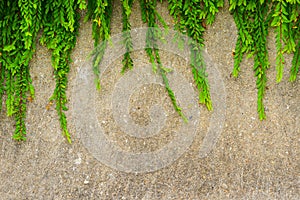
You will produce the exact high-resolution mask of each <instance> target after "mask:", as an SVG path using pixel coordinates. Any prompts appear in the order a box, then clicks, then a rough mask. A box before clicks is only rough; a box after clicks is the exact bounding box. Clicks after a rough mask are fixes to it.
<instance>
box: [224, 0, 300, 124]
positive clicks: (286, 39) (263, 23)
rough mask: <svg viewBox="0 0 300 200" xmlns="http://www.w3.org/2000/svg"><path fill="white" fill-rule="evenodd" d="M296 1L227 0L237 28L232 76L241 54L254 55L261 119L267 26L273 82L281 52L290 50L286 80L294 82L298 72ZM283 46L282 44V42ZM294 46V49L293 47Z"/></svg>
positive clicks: (280, 68) (281, 66) (279, 67)
mask: <svg viewBox="0 0 300 200" xmlns="http://www.w3.org/2000/svg"><path fill="white" fill-rule="evenodd" d="M299 3H300V1H299V0H278V1H271V0H251V1H248V2H246V1H245V0H239V1H235V0H230V8H229V10H230V12H231V13H232V15H233V18H234V20H235V23H236V26H237V28H238V38H237V42H236V47H235V55H234V68H233V73H232V74H233V76H234V77H237V76H238V73H239V71H240V64H241V62H242V59H243V55H244V54H245V53H249V57H250V56H253V55H254V67H253V70H254V73H255V76H256V78H257V80H256V87H257V111H258V114H259V118H260V119H261V120H263V119H265V118H266V115H265V109H264V104H263V99H264V95H265V89H266V87H267V76H266V73H267V69H268V68H269V66H270V64H269V62H268V50H267V35H268V28H269V27H270V26H274V27H276V49H277V56H276V70H277V77H276V81H277V82H280V81H281V79H282V76H283V69H284V63H285V62H284V56H283V54H284V53H285V52H287V53H293V52H294V58H293V61H292V67H291V74H290V80H291V81H295V80H296V76H297V73H298V71H299V33H300V31H299V30H300V29H299V20H298V19H299V13H300V8H299V6H300V5H299ZM282 43H284V44H285V46H284V47H283V44H282ZM297 47H298V48H297Z"/></svg>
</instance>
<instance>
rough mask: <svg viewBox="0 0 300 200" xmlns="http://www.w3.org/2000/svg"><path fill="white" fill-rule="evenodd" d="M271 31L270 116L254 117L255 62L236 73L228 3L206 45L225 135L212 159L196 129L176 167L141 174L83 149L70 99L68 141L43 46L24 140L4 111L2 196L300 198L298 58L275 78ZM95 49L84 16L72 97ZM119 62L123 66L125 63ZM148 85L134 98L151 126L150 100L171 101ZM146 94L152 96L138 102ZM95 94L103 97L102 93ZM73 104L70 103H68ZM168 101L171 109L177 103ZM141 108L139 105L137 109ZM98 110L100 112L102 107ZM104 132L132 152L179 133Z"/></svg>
mask: <svg viewBox="0 0 300 200" xmlns="http://www.w3.org/2000/svg"><path fill="white" fill-rule="evenodd" d="M115 7H116V9H115V11H114V13H113V14H114V17H113V22H112V34H116V33H120V31H121V25H120V23H121V12H120V10H121V9H120V4H119V3H117V4H116V5H115ZM159 7H160V8H159V11H160V12H161V14H162V15H163V16H164V17H165V18H166V20H167V23H168V24H169V25H171V24H172V18H171V17H170V16H168V12H167V5H166V3H163V4H162V5H159ZM227 8H228V6H227ZM131 21H132V28H138V27H142V26H143V27H145V24H143V23H142V21H141V19H140V11H139V6H138V5H137V2H135V4H134V12H133V14H132V18H131ZM270 32H271V34H270V37H269V40H268V41H269V48H268V49H269V59H270V63H271V66H272V67H271V68H270V69H269V70H268V78H269V81H268V90H267V92H266V97H265V106H266V114H267V119H266V120H264V121H262V122H261V121H259V119H258V116H257V113H256V86H255V78H254V74H253V71H252V66H253V59H245V60H244V62H243V63H242V67H241V73H240V76H239V78H237V79H234V78H232V77H231V76H230V74H231V70H232V66H233V58H232V49H234V46H235V41H236V37H237V36H236V27H235V24H234V21H233V19H232V17H231V15H230V14H229V12H228V9H222V10H221V12H220V13H218V15H217V17H216V21H215V23H214V24H213V25H212V26H208V27H207V32H206V34H205V41H206V42H205V44H206V50H207V52H208V54H209V55H210V56H211V58H212V60H213V62H214V63H215V64H216V66H218V69H219V71H220V72H221V74H222V76H223V80H224V83H225V87H226V92H227V99H226V102H227V111H226V121H225V125H224V129H223V132H222V135H221V136H220V137H219V140H218V142H217V145H216V147H215V148H214V150H213V151H212V152H211V154H210V155H209V156H207V157H205V158H200V157H199V156H198V155H199V148H200V145H201V142H202V140H203V135H201V134H200V133H199V134H197V135H196V137H195V139H194V142H193V143H192V145H191V147H190V148H189V150H188V151H187V152H186V153H185V154H183V155H182V156H181V157H180V158H179V159H178V160H176V161H175V162H174V163H173V164H172V165H170V166H168V167H166V168H163V169H161V170H158V171H155V172H150V173H141V174H135V173H124V172H120V171H117V170H114V169H112V168H109V167H107V166H105V165H103V164H101V162H99V161H98V160H96V159H95V158H94V157H93V156H92V155H91V154H90V153H89V152H88V151H87V150H86V149H85V147H84V146H83V144H82V142H81V140H80V137H79V135H80V133H78V132H76V130H75V125H74V116H73V115H72V105H69V107H70V111H68V112H67V115H68V121H69V124H68V125H69V129H70V132H71V134H72V138H73V144H72V145H69V144H67V142H66V140H65V139H64V138H63V137H62V136H61V130H60V126H59V122H58V117H57V114H56V111H55V109H54V106H52V107H51V108H50V109H49V110H48V109H46V106H47V103H48V98H49V97H50V96H51V94H52V92H53V89H54V85H55V81H54V78H53V73H52V68H51V53H50V52H49V51H48V50H47V49H46V48H45V47H41V46H39V45H38V46H37V53H36V54H35V56H34V58H33V60H32V62H31V64H30V66H31V74H32V78H33V84H34V86H35V89H36V99H35V100H34V101H33V102H32V103H28V112H27V113H28V114H27V128H28V136H27V137H28V141H27V142H23V143H17V142H15V141H12V140H11V135H12V133H13V131H14V122H13V120H12V119H11V118H7V117H6V114H5V111H6V110H5V109H3V111H2V112H1V113H0V121H1V123H0V139H1V140H0V149H1V150H0V164H1V167H0V180H1V182H0V199H145V200H146V199H300V193H299V163H300V161H299V155H300V152H299V142H300V141H299V133H300V126H299V124H300V118H299V113H300V93H299V79H298V80H297V81H296V82H295V83H290V82H289V81H288V71H289V66H290V62H291V56H287V57H286V58H287V62H286V65H285V66H286V68H285V74H284V78H283V81H282V82H281V83H279V84H276V82H275V76H276V72H275V67H274V66H275V55H276V51H275V43H274V33H273V31H272V30H271V31H270ZM92 49H93V41H92V39H91V22H88V23H83V22H82V23H81V28H80V35H79V37H78V41H77V46H76V49H75V50H74V53H73V55H72V57H73V61H74V62H73V64H72V69H71V72H70V74H69V89H68V95H69V97H71V96H72V91H73V89H74V88H73V87H74V85H75V79H76V76H78V71H77V70H78V68H79V67H80V65H82V63H83V62H84V61H85V60H86V56H87V54H88V52H90V51H91V50H92ZM161 55H162V59H163V61H165V62H168V61H170V60H172V59H176V58H172V55H169V54H168V53H164V52H162V53H161ZM133 59H134V61H135V65H136V66H138V65H139V64H140V63H147V60H148V59H147V57H146V55H145V53H144V52H143V51H141V52H135V53H134V54H133ZM116 62H119V64H118V66H121V65H120V61H116ZM174 62H175V61H174ZM176 62H177V61H176ZM178 62H180V61H178ZM129 73H130V72H129ZM182 73H183V74H184V76H187V79H191V77H192V76H191V73H190V71H189V69H188V68H184V69H182ZM103 77H104V78H103V84H104V86H105V85H107V86H109V84H110V83H105V81H108V78H106V79H105V77H109V78H112V79H113V78H119V77H120V75H119V74H118V73H116V70H115V71H113V70H112V71H111V72H108V74H104V75H103ZM108 91H110V90H109V87H107V88H106V87H103V90H102V92H103V93H104V94H105V92H108ZM145 91H147V93H145ZM145 91H143V90H142V91H140V93H138V92H137V93H134V94H133V96H132V99H131V106H132V107H131V109H130V112H131V115H132V118H133V119H134V120H136V122H137V123H138V124H147V123H148V121H149V114H147V113H148V111H149V108H148V107H147V105H149V104H151V103H153V101H164V102H165V101H169V100H168V98H166V93H165V91H164V90H163V89H162V88H161V87H159V86H150V87H149V90H145ZM143 92H144V93H143ZM141 98H144V99H146V100H145V101H140V100H139V99H141ZM152 98H153V99H152ZM164 98H165V99H164ZM97 99H98V100H99V101H100V102H105V100H103V99H101V95H99V97H98V98H97ZM147 99H148V100H147ZM149 99H150V100H149ZM69 102H72V100H71V99H69ZM70 104H71V103H70ZM2 106H3V107H4V103H3V105H2ZM164 106H165V107H166V109H167V108H169V110H170V112H172V107H170V102H167V103H165V105H164ZM137 107H139V108H142V111H140V110H139V109H138V110H135V109H136V108H137ZM200 109H201V116H200V119H201V120H200V130H202V131H203V130H204V131H205V130H206V129H207V122H208V118H209V117H210V116H211V113H210V112H208V111H207V110H206V109H205V108H204V107H203V106H200ZM97 110H99V111H100V110H101V104H100V105H99V107H97ZM102 112H103V113H99V116H98V119H99V120H101V119H103V118H105V117H106V118H107V120H108V121H109V120H111V119H110V117H111V115H112V114H111V113H110V110H104V111H102ZM106 113H107V114H106ZM169 117H171V119H168V120H169V122H172V121H173V120H174V122H175V126H176V122H177V121H178V120H179V119H178V116H177V115H176V114H174V113H173V114H172V113H171V114H170V115H169ZM172 117H173V118H172ZM167 128H169V129H172V128H174V127H172V126H169V127H167ZM105 129H106V131H107V134H108V136H109V137H111V139H112V140H115V141H116V143H117V144H119V145H120V146H121V147H123V148H124V149H126V150H127V151H130V150H132V151H141V150H143V151H146V150H147V151H148V150H149V151H151V150H153V149H154V150H155V149H157V148H159V147H160V146H161V145H164V144H166V143H167V142H168V141H169V140H171V139H172V137H171V136H170V135H169V134H167V133H165V134H163V135H162V137H161V138H160V137H159V136H155V137H156V138H154V140H151V141H149V142H148V143H147V148H146V149H143V146H142V145H141V144H140V143H139V141H136V140H134V139H130V137H127V136H126V135H125V134H119V133H118V131H113V130H115V129H114V127H113V125H111V126H110V125H107V126H105ZM110 130H111V131H110ZM125 140H127V141H128V140H129V143H125V142H124V141H125ZM130 146H131V147H130Z"/></svg>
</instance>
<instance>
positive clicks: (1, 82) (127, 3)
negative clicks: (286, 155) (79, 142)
mask: <svg viewBox="0 0 300 200" xmlns="http://www.w3.org/2000/svg"><path fill="white" fill-rule="evenodd" d="M161 1H162V0H161ZM87 2H88V3H86V1H85V0H69V1H62V0H48V1H46V0H26V1H25V0H4V1H0V30H1V32H0V99H1V101H2V100H3V96H4V95H5V97H6V102H5V103H6V110H7V115H8V116H13V117H14V119H15V122H16V128H15V132H14V134H13V138H14V139H15V140H18V141H20V140H26V127H25V119H26V105H27V102H30V101H32V100H33V99H34V88H33V86H32V80H31V77H30V67H29V62H30V60H31V58H32V56H33V54H34V53H35V50H36V40H37V35H38V33H39V31H40V30H43V34H42V37H41V39H40V42H41V44H44V45H46V46H47V47H48V49H49V50H51V51H52V65H53V69H54V75H55V80H56V86H55V90H54V92H53V95H52V97H51V98H50V102H55V103H56V110H57V113H58V115H59V119H60V124H61V128H62V131H63V135H64V136H65V137H66V138H67V140H68V142H71V137H70V134H69V132H68V129H67V120H66V115H65V112H64V111H66V110H67V98H66V89H67V82H68V79H67V75H68V72H69V69H70V63H71V59H70V55H71V53H72V50H73V48H74V47H75V44H76V36H77V34H78V28H79V14H78V12H77V11H78V9H81V10H83V9H87V13H86V16H85V21H87V20H92V23H93V26H92V33H93V35H92V37H93V39H94V40H95V43H94V45H95V49H94V50H93V52H92V53H91V55H92V56H93V71H94V73H95V75H96V79H95V81H96V87H97V88H98V89H100V80H99V75H100V71H99V68H98V66H99V63H100V62H101V61H102V58H103V55H104V53H105V49H106V47H107V45H108V42H109V40H110V32H111V30H110V29H111V17H112V10H113V7H114V6H113V2H114V1H113V0H89V1H87ZM121 3H122V16H123V20H122V21H123V42H124V46H125V48H126V50H127V51H126V53H125V54H124V57H123V68H122V69H121V73H125V72H126V71H127V70H130V69H132V67H133V61H132V59H131V57H130V52H131V51H132V49H133V44H132V39H131V35H130V30H131V25H130V21H129V19H130V15H131V12H132V5H133V0H121ZM139 3H140V8H141V11H142V16H141V17H142V20H143V22H145V23H147V25H148V27H149V29H148V31H147V37H146V41H145V42H146V45H147V48H146V49H145V51H146V53H147V55H148V56H149V59H150V62H151V63H152V66H153V71H154V72H158V73H159V74H161V76H162V78H163V81H164V84H165V87H166V90H167V92H168V94H169V96H170V98H171V101H172V103H173V106H174V108H175V109H176V111H177V112H178V113H179V114H180V115H181V116H182V117H183V119H185V120H186V118H185V117H184V114H183V112H184V111H182V110H181V108H180V107H179V106H178V105H177V102H176V99H175V95H174V93H173V91H172V89H171V88H170V86H169V82H168V79H167V73H168V72H169V69H167V68H165V67H163V64H162V63H161V60H160V55H159V50H158V48H157V42H158V40H160V39H161V38H162V31H161V28H164V29H165V30H167V29H168V27H167V25H166V23H165V22H164V19H163V18H162V17H161V16H160V15H159V12H158V11H157V10H156V5H157V3H158V2H157V0H139ZM168 4H169V6H168V8H169V12H170V14H171V15H172V16H173V18H174V21H175V29H176V30H177V31H179V32H181V33H183V34H186V35H187V36H188V37H189V38H191V39H190V41H188V44H189V47H190V51H191V58H190V60H191V63H190V64H191V71H192V74H193V77H194V81H195V84H196V86H197V88H198V90H199V102H200V103H203V104H205V105H206V107H207V108H208V109H209V110H211V109H212V101H211V97H210V88H209V83H208V80H207V74H206V67H205V63H204V59H203V57H202V54H201V49H202V48H203V46H204V39H203V34H204V32H205V30H206V26H207V25H210V24H212V23H213V22H214V19H215V16H216V14H217V12H218V11H219V8H220V7H223V5H224V0H168ZM229 4H230V8H229V11H230V12H231V14H232V15H233V18H234V20H235V23H236V26H237V29H238V38H237V42H236V47H235V55H234V67H233V72H232V74H233V76H234V77H237V76H238V74H239V71H240V65H241V62H242V60H243V56H244V54H247V53H248V54H249V56H254V67H253V69H254V73H255V76H256V78H257V81H256V85H257V91H258V101H257V107H258V108H257V109H258V113H259V117H260V119H264V118H265V117H266V115H265V111H264V105H263V99H264V94H265V89H266V85H267V76H266V73H267V69H268V68H269V67H270V64H269V62H268V51H267V46H266V45H267V36H268V31H269V28H270V27H274V28H275V32H276V48H277V57H276V70H277V78H276V80H277V82H280V81H281V80H282V77H283V71H284V64H285V61H284V53H294V57H293V60H292V66H291V70H290V81H295V80H296V77H297V75H298V73H299V66H300V61H299V60H300V42H299V38H300V22H299V21H300V20H299V18H300V17H299V16H300V14H299V13H300V0H248V1H246V0H230V1H229ZM159 24H160V26H159ZM177 42H178V44H179V45H180V43H181V42H182V41H181V40H180V37H178V38H177ZM0 109H1V107H0Z"/></svg>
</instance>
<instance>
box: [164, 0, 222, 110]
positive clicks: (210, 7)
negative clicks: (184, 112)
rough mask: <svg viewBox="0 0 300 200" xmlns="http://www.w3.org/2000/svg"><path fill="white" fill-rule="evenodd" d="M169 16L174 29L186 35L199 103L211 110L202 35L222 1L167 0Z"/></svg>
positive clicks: (212, 20) (213, 18)
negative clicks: (173, 21) (188, 39)
mask: <svg viewBox="0 0 300 200" xmlns="http://www.w3.org/2000/svg"><path fill="white" fill-rule="evenodd" d="M168 2H169V10H170V14H171V15H172V16H173V17H174V20H175V23H176V25H175V28H176V29H177V30H179V31H181V32H182V33H184V34H187V35H188V36H189V38H191V40H190V41H189V45H190V51H191V59H190V60H191V68H192V73H193V75H194V81H195V84H196V86H197V88H198V90H199V102H200V103H203V104H205V105H206V107H207V108H208V110H212V108H213V107H212V101H211V97H210V89H209V84H208V80H207V74H206V72H205V71H206V66H205V62H204V59H203V57H202V54H201V50H202V47H203V46H204V39H203V33H204V32H205V30H206V24H212V23H213V22H214V20H215V15H216V13H217V12H218V11H219V10H218V9H219V8H220V7H223V5H224V1H223V0H188V1H182V0H180V1H177V0H168Z"/></svg>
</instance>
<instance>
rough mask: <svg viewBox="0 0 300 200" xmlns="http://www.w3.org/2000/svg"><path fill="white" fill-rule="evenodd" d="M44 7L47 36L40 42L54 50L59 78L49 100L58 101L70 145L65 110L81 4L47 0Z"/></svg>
mask: <svg viewBox="0 0 300 200" xmlns="http://www.w3.org/2000/svg"><path fill="white" fill-rule="evenodd" d="M43 6H44V8H43V10H44V11H45V12H44V14H43V16H44V18H43V20H44V33H43V36H42V38H41V40H40V41H41V43H42V44H46V45H47V47H48V49H50V50H52V66H53V68H54V75H55V79H56V86H55V89H54V93H53V95H52V97H51V98H50V101H54V100H55V102H56V110H57V113H58V116H59V121H60V125H61V128H62V130H63V135H64V136H65V137H66V138H67V140H68V142H69V143H71V136H70V134H69V132H68V128H67V119H66V115H65V113H64V111H66V110H68V109H67V107H66V103H67V97H66V88H67V83H68V78H67V74H68V72H69V70H70V62H71V58H70V55H71V52H72V49H73V48H74V47H75V44H76V34H77V32H78V27H79V24H78V20H79V14H78V13H77V12H76V9H77V7H78V5H77V4H76V2H74V1H72V0H71V1H59V0H48V1H47V3H46V4H44V5H43Z"/></svg>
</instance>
